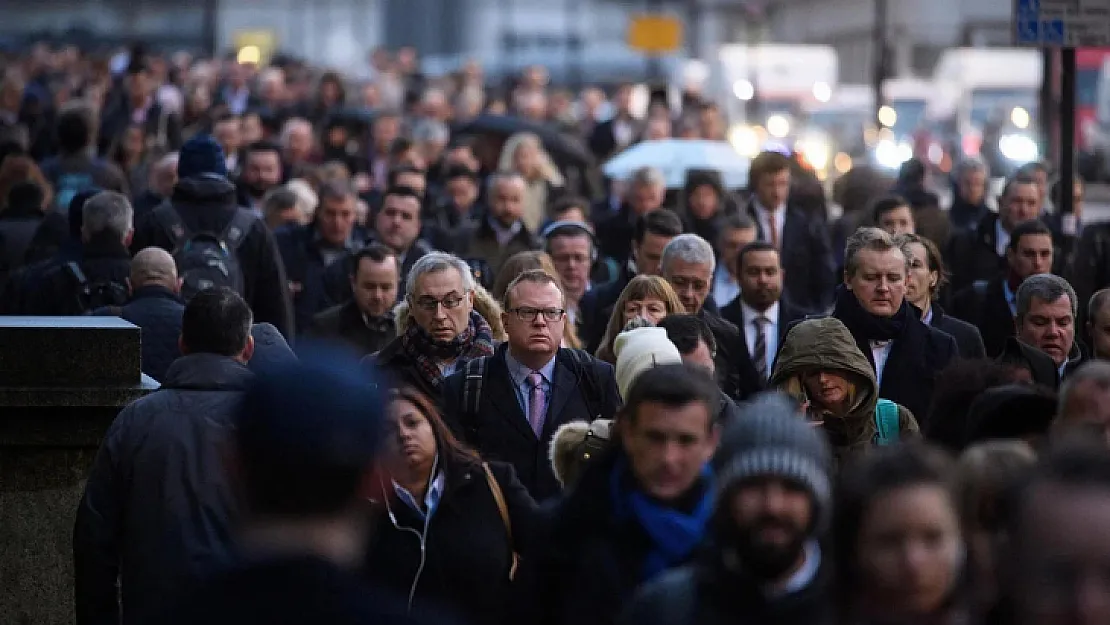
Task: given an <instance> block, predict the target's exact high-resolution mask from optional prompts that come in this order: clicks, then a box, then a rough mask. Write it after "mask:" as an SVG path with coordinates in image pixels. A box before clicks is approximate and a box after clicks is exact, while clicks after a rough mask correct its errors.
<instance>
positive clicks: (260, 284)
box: [131, 135, 293, 338]
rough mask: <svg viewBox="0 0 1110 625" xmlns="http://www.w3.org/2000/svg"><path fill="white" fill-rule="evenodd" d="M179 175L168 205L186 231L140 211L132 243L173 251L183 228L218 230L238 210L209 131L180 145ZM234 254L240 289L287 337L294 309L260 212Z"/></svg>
mask: <svg viewBox="0 0 1110 625" xmlns="http://www.w3.org/2000/svg"><path fill="white" fill-rule="evenodd" d="M177 167H178V169H177V173H178V177H179V180H178V182H177V184H176V185H175V186H174V189H173V196H172V197H171V198H170V206H171V207H172V209H173V211H175V212H176V214H177V216H178V218H179V219H180V221H181V225H182V228H183V230H184V232H182V233H176V232H170V230H169V228H167V227H166V225H165V224H164V223H163V222H162V221H161V220H160V219H159V216H158V215H159V212H158V210H155V211H152V212H151V213H148V214H146V215H144V216H143V217H142V218H140V219H139V221H138V223H136V224H135V237H134V239H133V240H132V241H131V249H132V250H133V251H136V252H137V251H139V250H141V249H143V248H147V247H152V246H153V247H160V248H162V249H164V250H166V251H167V252H170V253H171V254H172V253H173V252H174V251H175V249H176V247H177V246H178V240H179V239H180V238H181V236H178V234H181V235H182V236H184V235H186V234H187V233H201V232H211V233H216V234H219V233H222V232H224V231H225V230H227V228H228V226H229V225H230V224H231V222H232V220H233V219H235V218H236V215H237V214H238V212H239V211H240V210H241V209H240V208H239V207H238V204H237V203H236V199H235V185H233V184H231V183H230V182H229V181H228V180H227V163H226V160H225V159H224V155H223V150H222V149H221V148H220V146H219V144H218V143H216V141H215V140H214V139H212V137H210V136H207V135H201V136H198V137H194V138H192V139H190V140H189V141H188V142H187V143H186V144H185V145H184V146H182V148H181V153H180V155H179V160H178V166H177ZM242 236H243V239H242V242H241V243H240V245H239V248H238V250H236V252H235V254H236V255H237V257H238V261H239V267H240V269H241V270H242V271H243V292H242V293H240V295H242V296H243V299H245V300H246V302H247V304H249V305H250V307H251V310H252V311H253V313H254V318H255V320H257V321H259V322H266V323H272V324H273V325H274V326H275V327H276V328H277V329H278V330H280V331H281V333H282V335H284V336H285V337H286V338H290V337H292V336H293V310H292V308H291V306H290V299H289V284H288V282H287V281H286V277H285V267H284V266H283V265H282V261H281V255H280V254H279V253H278V248H277V244H276V243H275V242H274V236H273V234H272V233H271V232H270V229H269V228H267V227H266V223H265V222H263V221H262V220H261V219H259V218H252V219H251V220H250V227H249V229H248V230H247V232H246V233H245V234H243V235H242Z"/></svg>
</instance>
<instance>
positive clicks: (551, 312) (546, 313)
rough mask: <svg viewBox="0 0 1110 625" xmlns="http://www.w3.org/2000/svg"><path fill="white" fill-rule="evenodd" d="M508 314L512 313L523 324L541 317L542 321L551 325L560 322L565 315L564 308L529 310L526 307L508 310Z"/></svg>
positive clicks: (529, 308)
mask: <svg viewBox="0 0 1110 625" xmlns="http://www.w3.org/2000/svg"><path fill="white" fill-rule="evenodd" d="M509 312H511V313H513V314H514V315H516V318H517V319H520V320H521V321H524V322H531V321H535V320H536V318H537V317H539V316H540V315H543V318H544V321H549V322H551V323H555V322H556V321H559V320H561V319H562V318H563V316H564V315H566V314H567V311H566V309H564V308H531V307H528V306H524V307H521V308H510V309H509Z"/></svg>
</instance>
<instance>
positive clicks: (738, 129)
mask: <svg viewBox="0 0 1110 625" xmlns="http://www.w3.org/2000/svg"><path fill="white" fill-rule="evenodd" d="M728 142H729V143H731V144H732V147H733V149H735V150H736V151H737V152H739V153H740V155H741V156H746V157H748V158H755V157H756V156H757V155H759V149H760V139H759V133H758V132H756V130H755V128H752V127H751V126H744V125H736V126H733V127H732V128H731V129H730V130H729V131H728Z"/></svg>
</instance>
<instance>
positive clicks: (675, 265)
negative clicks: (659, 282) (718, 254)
mask: <svg viewBox="0 0 1110 625" xmlns="http://www.w3.org/2000/svg"><path fill="white" fill-rule="evenodd" d="M664 271H665V272H666V275H664V276H663V277H664V278H666V279H667V282H670V283H671V286H672V287H674V290H675V293H677V294H678V299H679V300H680V301H681V302H682V305H683V306H685V307H686V312H688V313H690V314H695V313H697V312H699V311H700V310H701V307H702V304H704V303H705V298H706V297H708V296H709V285H710V284H711V283H712V279H713V269H712V268H711V267H710V266H709V264H708V263H688V262H686V261H684V260H682V259H679V258H675V259H673V260H672V261H671V262H670V263H669V264H668V266H667V268H666V269H665V270H664Z"/></svg>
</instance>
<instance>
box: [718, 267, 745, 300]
mask: <svg viewBox="0 0 1110 625" xmlns="http://www.w3.org/2000/svg"><path fill="white" fill-rule="evenodd" d="M738 295H740V284H739V283H738V282H736V278H733V277H732V274H731V273H729V272H728V269H726V268H725V266H724V263H717V268H716V269H714V270H713V301H714V302H717V307H718V308H724V307H725V306H728V305H729V304H731V303H732V300H734V299H736V297H737V296H738Z"/></svg>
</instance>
